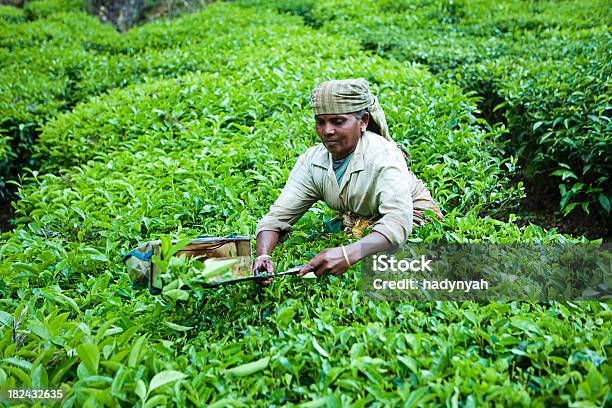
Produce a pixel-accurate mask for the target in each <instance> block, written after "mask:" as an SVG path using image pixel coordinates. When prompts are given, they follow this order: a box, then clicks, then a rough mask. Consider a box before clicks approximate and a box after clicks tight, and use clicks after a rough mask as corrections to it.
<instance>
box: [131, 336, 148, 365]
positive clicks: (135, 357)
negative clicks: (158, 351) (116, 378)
mask: <svg viewBox="0 0 612 408" xmlns="http://www.w3.org/2000/svg"><path fill="white" fill-rule="evenodd" d="M146 344H147V338H146V337H145V336H142V337H139V338H138V339H137V340H136V341H135V342H134V344H133V345H132V350H131V351H130V356H129V357H128V367H136V364H138V362H139V361H140V354H141V350H142V349H143V348H144V347H146Z"/></svg>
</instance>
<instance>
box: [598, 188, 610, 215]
mask: <svg viewBox="0 0 612 408" xmlns="http://www.w3.org/2000/svg"><path fill="white" fill-rule="evenodd" d="M599 204H601V207H602V208H603V209H604V210H605V211H606V213H608V214H610V199H609V198H608V196H606V195H605V194H603V193H601V194H599Z"/></svg>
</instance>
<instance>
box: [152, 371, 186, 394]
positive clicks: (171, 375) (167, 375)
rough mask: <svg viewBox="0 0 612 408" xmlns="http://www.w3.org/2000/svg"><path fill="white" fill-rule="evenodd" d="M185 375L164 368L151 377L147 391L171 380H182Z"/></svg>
mask: <svg viewBox="0 0 612 408" xmlns="http://www.w3.org/2000/svg"><path fill="white" fill-rule="evenodd" d="M185 377H187V375H186V374H183V373H181V372H180V371H176V370H166V371H162V372H161V373H157V374H155V376H154V377H153V378H152V379H151V383H150V384H149V393H151V392H152V391H153V390H155V389H157V388H159V387H162V386H164V385H166V384H169V383H171V382H174V381H178V380H182V379H183V378H185Z"/></svg>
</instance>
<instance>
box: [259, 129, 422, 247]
mask: <svg viewBox="0 0 612 408" xmlns="http://www.w3.org/2000/svg"><path fill="white" fill-rule="evenodd" d="M332 163H333V161H332V156H331V153H329V152H328V151H327V149H326V148H325V146H324V145H323V144H322V143H320V144H318V145H317V146H314V147H311V148H310V149H308V150H307V151H306V152H305V153H303V154H302V155H301V156H300V157H299V158H298V160H297V162H296V164H295V167H294V168H293V170H292V171H291V173H290V175H289V178H288V179H287V183H286V184H285V187H284V188H283V190H282V192H281V193H280V195H279V197H278V198H277V199H276V201H275V202H274V204H273V205H272V207H271V208H270V211H269V212H268V214H267V215H266V216H264V217H263V218H262V219H261V221H259V223H258V224H257V229H256V232H255V235H256V236H257V234H259V232H260V231H265V230H271V231H277V232H280V233H281V240H284V239H285V238H286V237H287V234H288V233H290V232H291V231H292V227H291V226H292V225H293V224H294V223H295V222H296V221H297V220H298V219H299V218H300V217H301V216H302V215H304V213H305V212H306V211H308V209H309V208H310V207H311V206H312V205H313V204H314V203H315V202H316V201H317V200H323V201H325V203H327V205H328V206H329V207H330V208H332V209H334V210H337V211H339V212H341V213H344V212H346V211H352V212H354V213H356V214H358V215H360V216H362V217H367V218H373V219H374V220H377V221H376V222H375V223H374V225H373V226H372V231H376V232H379V233H381V234H382V235H384V236H385V237H386V238H387V239H388V240H389V241H390V242H391V243H392V244H393V245H395V246H399V245H401V244H403V243H404V242H405V241H406V239H407V238H408V235H410V232H411V231H412V224H413V195H418V194H419V192H420V191H422V190H423V189H425V191H427V189H426V188H424V186H423V184H422V183H421V182H420V181H419V180H418V179H417V178H416V177H415V176H414V174H413V173H412V172H411V171H409V170H408V167H407V166H406V161H405V160H404V157H403V155H402V152H401V151H400V150H399V149H398V148H397V146H396V145H395V144H394V143H392V142H390V141H388V140H386V139H385V138H383V137H382V136H379V135H377V134H376V133H372V132H369V131H368V132H365V133H364V134H363V136H362V137H361V138H360V139H359V142H358V143H357V147H356V148H355V151H354V153H353V157H352V158H351V161H350V162H349V164H348V168H347V169H346V173H345V174H344V177H343V178H342V182H341V184H340V185H338V182H337V181H336V175H335V173H334V170H333V167H332ZM427 193H429V192H427Z"/></svg>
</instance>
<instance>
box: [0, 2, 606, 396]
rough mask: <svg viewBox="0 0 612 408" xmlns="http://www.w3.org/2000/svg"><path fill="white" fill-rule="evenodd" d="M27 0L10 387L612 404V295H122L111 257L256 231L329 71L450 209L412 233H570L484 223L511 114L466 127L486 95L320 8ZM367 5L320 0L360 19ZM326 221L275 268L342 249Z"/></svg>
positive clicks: (16, 107) (8, 62)
mask: <svg viewBox="0 0 612 408" xmlns="http://www.w3.org/2000/svg"><path fill="white" fill-rule="evenodd" d="M33 3H34V2H32V3H30V6H29V7H30V8H31V9H36V10H38V12H37V13H36V14H31V15H30V14H28V11H27V9H26V11H25V12H21V11H19V10H16V9H12V8H10V7H3V8H1V9H0V33H1V34H0V45H1V48H0V56H1V58H0V61H1V62H0V64H2V67H3V69H2V71H1V73H0V87H2V92H1V93H0V95H1V96H0V98H1V99H0V106H1V107H2V109H0V111H1V112H2V118H0V124H1V126H0V127H2V129H3V131H2V132H3V133H2V135H3V139H4V140H7V143H6V144H5V145H4V146H5V147H4V148H0V154H4V157H5V158H11V157H13V158H17V157H19V158H22V159H26V160H30V158H31V159H32V160H33V162H32V163H34V164H36V166H37V170H31V171H29V172H28V173H27V176H24V177H22V179H21V180H20V181H19V183H18V184H20V188H19V191H18V196H19V200H18V201H17V202H16V204H15V205H16V216H17V219H16V225H15V229H14V231H12V232H7V233H3V234H2V235H1V236H0V240H1V244H2V245H1V246H0V271H1V275H0V276H1V279H0V384H2V386H3V387H4V388H20V387H25V388H46V387H51V388H55V387H61V388H62V389H63V390H64V391H65V394H66V398H65V400H64V401H63V402H62V403H61V405H63V406H98V405H106V406H117V405H129V406H157V405H165V404H169V405H177V406H192V405H196V406H200V405H203V404H210V405H213V406H251V405H260V406H281V405H294V404H301V403H306V406H346V405H356V406H364V405H374V406H377V405H381V406H384V405H389V406H397V405H402V406H415V407H416V406H423V405H425V404H433V405H449V406H483V405H484V406H487V405H495V404H500V405H503V406H567V405H571V406H576V407H592V406H604V405H606V404H609V403H610V396H609V395H610V392H609V391H610V385H609V383H610V371H611V369H610V365H609V363H608V360H607V356H608V353H609V352H610V332H611V331H610V328H611V324H610V314H611V312H610V308H609V305H608V304H606V303H595V302H590V303H586V302H575V303H565V304H561V303H556V302H549V303H545V304H538V303H527V302H509V303H491V304H488V305H479V304H475V303H467V302H466V303H454V302H428V303H425V302H405V303H374V302H372V301H370V300H368V299H365V298H364V297H363V295H362V294H361V293H360V292H359V291H358V290H357V287H358V283H357V281H358V278H359V271H358V268H355V267H354V268H352V270H351V271H349V272H348V273H347V274H345V275H344V276H342V277H339V278H336V277H326V278H324V279H321V280H319V281H316V282H313V281H305V280H300V279H298V278H288V279H285V280H278V281H276V282H274V283H273V284H272V285H271V286H270V287H267V288H265V289H258V288H253V287H251V286H248V285H243V286H236V287H230V288H224V289H220V290H215V291H209V292H204V293H200V294H199V295H198V296H195V297H193V298H190V299H188V300H180V299H173V298H171V297H152V296H150V295H148V294H147V293H139V292H132V291H131V290H130V282H129V279H128V277H127V275H126V273H125V270H124V268H123V267H122V264H121V256H122V254H123V253H125V252H127V251H128V250H129V249H131V248H133V247H135V246H136V245H137V244H138V242H142V241H146V240H150V239H155V238H158V237H159V236H160V235H164V234H167V235H172V236H174V237H189V236H195V235H198V234H216V235H224V234H227V233H229V232H233V231H235V232H238V233H241V234H252V233H253V231H254V226H255V223H256V222H257V220H258V219H259V218H260V217H261V216H262V215H263V214H264V213H265V212H266V211H267V210H268V208H269V206H270V204H271V203H272V202H273V200H274V199H275V198H276V196H277V195H278V192H279V191H280V189H281V188H282V186H283V183H284V181H285V180H286V177H287V175H288V173H289V171H290V169H291V168H292V165H293V163H294V162H295V160H296V158H297V156H298V155H299V154H300V153H301V152H302V151H304V150H305V149H306V148H307V147H309V146H312V145H313V144H314V143H316V142H317V137H316V134H315V132H314V130H313V126H312V117H311V115H312V114H311V111H310V107H309V92H310V90H311V89H312V87H313V86H314V84H316V83H317V82H320V81H322V80H325V79H329V78H341V77H349V76H363V77H365V78H367V79H368V80H369V81H370V83H371V85H372V88H373V89H374V91H375V92H376V94H377V95H378V96H379V98H380V100H381V101H382V102H383V105H384V106H383V108H384V109H385V112H386V113H387V116H388V120H389V122H390V126H391V131H392V134H393V136H394V138H395V139H396V140H397V141H401V142H402V143H404V144H406V145H407V146H408V148H409V150H410V151H411V154H412V163H411V166H412V169H413V170H414V171H415V172H416V173H417V175H418V176H419V177H420V178H422V179H423V180H424V181H425V182H426V184H427V185H428V186H429V187H430V189H431V190H432V192H433V194H434V196H435V197H436V199H437V200H438V201H439V202H440V204H441V207H442V208H443V210H444V213H445V214H446V218H445V220H444V222H442V223H439V222H436V223H434V224H432V225H428V226H425V227H423V228H421V229H419V230H418V231H416V232H415V233H414V234H413V238H412V240H413V241H416V242H418V241H425V242H496V243H514V242H553V241H556V242H578V240H577V239H575V238H572V237H568V236H563V235H560V234H557V233H556V232H555V231H554V230H553V231H545V230H543V229H542V228H540V227H538V226H535V225H530V226H528V227H518V226H517V224H516V217H514V216H510V220H509V222H501V221H498V220H496V219H494V218H493V217H492V216H493V215H495V211H504V212H506V213H507V212H508V211H511V210H512V208H513V207H514V206H515V205H516V203H517V202H518V199H519V198H520V197H521V196H522V194H523V193H522V189H521V187H520V185H519V186H517V187H511V186H510V182H509V179H510V178H511V177H512V176H513V174H514V172H515V170H516V165H517V160H516V158H514V157H510V158H504V155H503V150H502V146H503V140H504V139H505V135H506V134H507V130H506V129H505V127H504V126H501V125H496V126H491V125H489V124H488V123H487V121H485V120H484V119H480V118H478V105H477V104H478V102H479V100H478V98H477V97H476V96H473V95H470V94H467V95H466V94H465V93H464V92H463V90H462V87H461V86H460V85H456V84H453V83H447V82H446V81H444V80H441V79H440V77H439V76H436V75H440V74H439V73H440V72H443V71H442V70H440V71H436V70H434V73H433V74H432V73H431V72H430V71H429V70H428V69H427V68H426V67H423V66H418V65H416V64H412V63H406V62H405V61H403V60H402V59H401V58H398V59H392V58H391V59H390V58H386V57H387V56H386V55H384V53H383V55H384V57H381V56H380V55H376V54H377V53H376V52H375V53H371V52H368V51H366V50H365V49H364V48H362V47H361V45H360V44H361V41H356V39H355V37H354V36H353V35H352V34H351V33H350V32H348V33H347V32H346V31H345V30H341V29H340V28H341V27H338V29H336V30H334V29H332V28H331V26H333V24H332V23H331V22H330V23H327V22H325V23H324V22H323V21H322V20H321V18H319V17H317V14H316V13H314V11H312V10H314V9H313V8H312V5H313V4H314V3H313V2H303V4H301V5H300V7H302V9H300V10H305V11H303V12H296V13H297V14H300V15H303V16H304V17H299V16H290V15H284V14H279V13H277V12H276V11H273V10H269V9H267V8H265V7H266V6H264V5H254V6H255V7H248V5H245V4H244V3H246V2H242V3H243V4H228V3H221V4H213V5H210V6H208V7H206V8H204V9H203V10H202V11H201V12H199V13H196V14H193V15H189V16H184V17H181V18H179V19H176V20H169V21H159V22H155V23H151V24H147V25H144V26H142V27H138V28H134V29H132V30H130V31H128V32H127V33H125V34H123V35H120V34H118V33H116V32H115V31H113V30H112V29H111V28H110V27H108V26H104V25H102V24H100V23H99V22H97V20H95V19H94V18H92V17H88V16H87V15H86V14H83V13H82V12H80V11H78V10H77V9H75V8H74V7H72V6H70V7H67V8H61V7H56V6H57V4H59V3H58V2H40V3H41V4H40V5H36V7H35V6H34V5H32V4H33ZM37 3H38V2H37ZM250 3H252V2H250ZM284 3H286V4H289V3H288V2H284ZM284 3H283V4H284ZM362 3H363V2H337V1H336V2H333V4H332V3H330V5H329V7H331V8H332V9H333V10H334V12H335V13H341V12H343V10H345V11H346V13H347V16H349V17H350V16H353V17H350V18H354V17H356V16H359V15H362V14H360V13H361V11H360V10H361V9H360V8H359V7H361V6H359V4H362ZM279 4H281V2H279ZM291 4H292V5H293V4H298V3H291ZM411 4H413V2H408V1H395V2H394V1H388V2H385V3H384V7H387V8H388V10H389V14H391V11H393V10H398V8H401V7H411ZM429 4H431V7H433V9H432V10H438V9H437V8H436V7H442V8H443V9H444V8H445V7H446V8H448V7H450V9H449V10H450V11H449V13H451V12H452V10H454V9H453V7H459V6H452V5H453V4H455V3H451V2H430V3H429ZM324 6H326V2H321V3H318V5H317V7H324ZM332 6H333V7H332ZM343 6H344V7H343ZM262 7H263V8H262ZM383 9H384V8H383ZM41 10H44V12H43V11H41ZM317 10H318V8H317ZM321 10H323V9H321ZM517 13H518V11H517ZM451 14H452V13H451ZM553 14H554V13H553ZM369 15H370V16H375V14H372V13H370V14H369ZM436 15H437V14H436ZM529 15H530V14H529V13H526V14H525V16H526V18H527V17H528V16H529ZM349 17H347V18H349ZM372 18H373V17H372ZM548 18H549V17H545V18H543V20H544V21H549V20H548ZM551 18H552V17H551ZM502 20H503V19H502ZM304 21H307V22H311V24H312V25H314V26H315V27H308V26H305V25H304ZM317 21H320V22H321V23H312V22H317ZM330 21H336V22H337V21H338V19H336V20H330ZM351 21H352V20H351ZM478 21H481V22H482V24H483V26H485V25H486V24H490V26H491V27H497V26H500V25H501V24H502V23H501V22H500V21H498V20H495V19H494V18H493V17H490V16H488V17H487V18H480V19H478ZM326 24H327V25H328V26H330V27H328V28H327V29H317V28H316V26H320V27H325V25H326ZM341 26H342V27H345V28H346V27H354V26H352V25H351V24H342V25H341ZM412 26H413V27H414V28H416V27H417V26H418V24H413V25H412ZM458 54H462V53H460V52H458ZM589 97H590V96H589ZM508 126H510V125H508ZM541 126H544V125H540V126H539V127H541ZM546 126H548V125H546ZM35 139H36V143H34V140H35ZM0 146H2V145H0ZM32 146H34V147H32ZM30 151H33V156H30V155H29V153H28V152H30ZM481 214H489V215H487V216H484V217H483V216H481ZM323 215H330V213H329V210H327V209H326V208H324V206H320V205H318V206H316V207H315V208H313V209H312V210H311V211H309V212H308V213H307V214H306V215H305V216H304V217H303V219H302V220H301V221H300V223H299V224H298V225H297V227H296V231H295V233H294V234H293V236H292V237H291V238H290V239H289V240H288V241H287V242H286V243H285V244H284V245H283V246H282V247H280V248H279V249H278V250H277V251H276V252H275V259H276V262H277V268H278V269H279V270H281V269H284V268H288V267H291V266H296V265H299V264H301V263H304V262H305V261H307V260H309V259H310V257H312V256H313V255H314V254H315V253H316V252H317V251H319V250H321V249H323V248H326V247H330V246H334V245H338V244H340V243H342V242H346V241H347V238H346V237H345V236H343V235H328V234H325V233H323V232H322V229H323V228H322V220H321V218H322V216H323ZM582 241H583V242H585V240H582ZM0 403H2V404H5V405H6V404H9V403H8V402H7V401H2V402H0ZM57 404H59V403H57Z"/></svg>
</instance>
